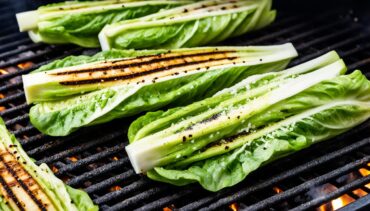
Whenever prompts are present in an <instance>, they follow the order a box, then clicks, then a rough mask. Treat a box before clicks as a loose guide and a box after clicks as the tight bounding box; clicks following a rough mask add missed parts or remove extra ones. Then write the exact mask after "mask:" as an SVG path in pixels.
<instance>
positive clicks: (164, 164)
mask: <svg viewBox="0 0 370 211" xmlns="http://www.w3.org/2000/svg"><path fill="white" fill-rule="evenodd" d="M345 69H346V68H345V65H344V63H343V61H341V60H339V57H338V56H337V55H336V54H335V53H334V52H331V53H329V54H327V55H324V56H322V57H320V58H318V59H316V60H313V61H310V62H307V63H305V64H302V65H299V66H297V67H293V68H291V69H289V70H286V71H282V72H279V73H267V74H262V75H255V76H251V77H249V78H247V79H245V80H244V81H242V82H240V83H239V84H236V85H234V86H233V87H230V88H228V89H226V90H225V91H221V92H218V93H217V94H215V95H214V96H212V97H210V98H207V99H205V100H202V101H199V102H196V103H193V104H190V105H188V106H186V107H179V108H174V109H170V110H169V111H166V112H163V111H157V112H154V113H148V114H147V115H144V116H143V117H141V118H139V119H138V120H136V121H135V122H134V123H133V124H132V125H131V126H130V129H129V139H130V145H129V146H127V147H126V151H127V153H128V155H129V157H130V161H131V163H132V164H133V166H134V169H135V171H136V172H137V173H140V172H144V173H145V172H146V173H147V175H148V176H149V177H150V178H152V179H154V180H158V181H163V182H168V183H171V184H175V185H185V184H189V183H193V182H199V183H200V184H201V185H202V186H203V187H204V188H205V189H207V190H211V191H217V190H220V189H222V188H225V187H229V186H232V185H234V184H236V183H238V182H240V181H242V180H243V179H244V178H245V177H246V176H247V175H248V174H249V173H250V172H252V171H254V170H255V169H257V168H258V167H259V166H261V165H263V164H265V163H267V162H271V161H272V160H275V159H277V158H279V157H281V156H285V155H287V154H289V153H292V152H294V151H297V150H300V149H302V148H306V147H308V146H310V145H311V144H313V143H316V142H319V141H323V140H326V139H329V138H331V137H334V136H336V135H338V134H340V133H343V132H345V131H347V130H349V129H350V128H352V127H354V126H356V125H358V124H360V123H362V122H363V121H365V120H367V119H368V118H369V117H370V81H368V80H367V78H366V77H365V76H364V75H363V74H362V73H361V72H360V71H355V72H354V73H352V74H350V75H341V74H343V73H344V72H345Z"/></svg>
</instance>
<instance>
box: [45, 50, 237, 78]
mask: <svg viewBox="0 0 370 211" xmlns="http://www.w3.org/2000/svg"><path fill="white" fill-rule="evenodd" d="M233 52H236V51H212V52H202V53H193V54H184V55H174V56H169V57H163V56H164V55H166V54H160V55H146V56H138V57H135V58H130V59H122V60H116V61H113V62H111V63H112V64H115V63H119V62H129V61H134V60H137V59H146V58H149V59H150V60H149V61H140V62H133V63H128V64H117V65H110V66H105V67H98V68H89V69H81V70H74V71H65V72H57V73H52V74H51V75H70V74H75V73H89V72H100V71H108V70H116V69H124V68H128V67H139V66H143V65H149V64H151V63H159V62H165V61H170V60H173V59H183V58H187V57H195V56H212V55H215V54H222V53H233Z"/></svg>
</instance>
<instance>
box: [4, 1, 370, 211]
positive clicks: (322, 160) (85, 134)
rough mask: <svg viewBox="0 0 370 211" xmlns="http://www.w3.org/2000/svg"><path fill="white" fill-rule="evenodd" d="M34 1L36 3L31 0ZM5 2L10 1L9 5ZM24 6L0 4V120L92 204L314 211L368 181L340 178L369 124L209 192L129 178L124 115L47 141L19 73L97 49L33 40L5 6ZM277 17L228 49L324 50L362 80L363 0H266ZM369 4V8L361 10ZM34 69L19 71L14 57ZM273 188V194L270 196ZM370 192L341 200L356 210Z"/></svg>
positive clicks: (368, 153)
mask: <svg viewBox="0 0 370 211" xmlns="http://www.w3.org/2000/svg"><path fill="white" fill-rule="evenodd" d="M35 2H42V1H35ZM11 3H12V4H11ZM32 6H34V5H33V2H32V1H27V3H26V1H18V0H17V1H10V0H9V1H6V0H0V27H1V29H2V30H1V31H0V69H6V70H7V71H8V72H9V73H7V74H4V75H0V93H1V94H2V95H0V107H4V108H5V110H3V109H4V108H3V109H2V110H3V111H1V112H0V116H1V117H2V118H4V120H5V121H6V125H7V127H8V128H9V130H10V131H12V132H13V133H14V134H15V135H16V137H17V138H18V140H20V142H21V144H22V145H23V147H24V148H25V150H26V151H27V153H28V154H29V155H30V156H31V157H33V158H35V159H36V160H37V163H42V162H45V163H47V164H48V165H49V166H50V167H52V169H53V170H54V171H55V172H56V175H57V176H58V177H59V178H62V179H63V180H64V181H66V182H67V184H69V185H71V186H73V187H76V188H82V189H85V191H87V192H88V193H89V194H90V196H91V197H92V198H93V200H94V201H95V203H97V204H98V205H99V206H100V207H101V209H102V210H131V209H140V210H158V209H162V208H164V207H170V208H176V209H180V210H198V209H202V210H220V209H221V210H223V209H225V210H227V209H229V208H228V206H229V205H230V204H231V203H235V202H236V203H237V204H238V205H239V208H241V209H248V210H286V209H293V208H295V209H296V210H302V209H314V208H316V207H318V206H320V205H321V204H324V203H326V202H328V201H330V200H332V199H335V198H337V197H338V196H340V195H342V194H344V193H347V194H349V195H350V196H351V197H353V198H355V199H357V198H358V197H357V196H356V195H354V194H353V193H352V192H351V191H352V190H355V189H357V188H361V189H362V190H364V191H365V192H368V193H370V190H369V189H368V188H367V187H365V184H368V183H370V177H369V176H367V177H359V179H357V180H353V181H352V182H348V183H347V182H343V181H342V180H343V178H345V177H343V175H347V174H348V173H350V172H355V174H356V172H357V174H358V171H357V170H358V169H359V168H366V169H369V170H370V168H369V167H368V165H367V163H369V162H370V122H369V121H367V122H365V123H364V124H362V125H361V126H359V127H357V128H355V129H353V130H351V131H350V132H348V133H346V134H343V135H341V136H339V137H337V138H335V139H333V140H329V141H326V142H324V143H320V144H317V145H314V146H312V147H311V148H309V149H306V150H303V151H300V152H298V153H296V154H294V155H292V156H289V157H286V158H283V159H281V160H279V161H276V162H274V163H271V164H269V165H267V166H265V167H263V168H261V169H259V170H257V171H256V172H254V173H252V174H251V175H250V176H248V178H247V179H246V180H245V181H244V182H242V183H240V184H238V185H236V186H234V187H232V188H227V189H225V190H222V191H219V192H217V193H210V192H207V191H204V190H203V189H202V188H201V187H200V186H198V185H190V186H185V187H174V186H170V185H167V184H162V183H157V182H153V181H150V180H148V179H146V178H145V177H144V176H140V175H136V174H135V173H134V171H133V169H132V167H131V165H130V162H129V160H128V158H127V156H126V153H125V151H124V146H125V145H127V140H126V139H125V136H126V135H125V134H126V129H127V126H128V125H129V123H130V122H131V119H122V120H116V121H113V122H111V123H108V124H104V125H101V126H96V127H91V128H84V129H82V130H80V131H78V132H76V133H74V134H72V135H70V136H68V137H64V138H52V137H47V136H44V135H42V134H40V133H39V132H38V131H37V130H36V129H35V128H34V127H33V126H32V125H31V124H30V123H29V116H28V110H29V106H28V105H27V104H26V103H25V98H24V92H23V90H22V82H21V79H20V75H21V74H25V73H28V72H30V71H32V70H34V69H36V68H38V67H39V66H40V65H43V64H46V63H48V62H50V61H52V60H54V59H57V58H63V57H65V56H67V55H79V54H87V55H91V54H93V53H95V52H97V51H98V50H97V49H88V50H86V49H83V48H80V47H76V46H68V45H67V46H52V45H46V44H40V43H37V44H34V43H32V42H31V40H30V39H29V38H28V37H27V34H25V33H18V32H17V26H16V24H15V22H14V21H15V19H14V12H15V11H21V10H25V9H26V8H30V7H32ZM275 7H277V8H278V9H280V10H279V15H278V18H277V21H276V22H275V23H274V24H273V25H271V26H270V27H268V28H266V29H264V30H262V31H259V32H256V33H252V34H250V35H247V36H243V37H240V38H236V39H232V40H229V41H227V42H224V43H223V44H228V45H262V44H263V45H265V44H279V43H285V42H293V44H294V45H295V47H296V48H297V50H298V52H299V54H300V56H299V58H298V59H296V60H294V61H293V63H292V64H291V65H295V64H298V63H301V62H304V61H307V60H309V59H312V58H314V57H317V56H319V55H321V54H323V53H325V52H328V51H330V50H337V51H338V53H339V54H340V55H341V56H342V57H343V58H344V60H345V62H346V63H347V64H348V67H349V72H351V71H353V70H355V69H357V68H359V69H361V70H362V71H363V72H364V73H365V74H366V76H367V77H368V78H370V33H369V28H370V23H369V22H370V19H369V17H368V16H366V14H368V13H370V8H369V2H368V1H329V0H328V1H325V0H321V1H297V0H295V1H294V0H292V1H288V0H285V1H284V0H281V1H276V2H275ZM366 8H369V9H366ZM24 62H32V63H33V64H34V65H33V66H32V67H30V68H26V69H23V68H21V67H19V66H17V65H18V64H20V63H24ZM325 183H330V184H333V185H335V186H336V187H337V189H336V190H335V191H333V192H331V193H328V194H325V195H321V196H316V197H312V194H310V192H312V190H313V189H314V187H319V186H320V185H322V184H325ZM276 187H278V188H280V189H282V190H283V192H282V193H280V194H276V192H275V191H274V189H276ZM369 204H370V196H369V195H368V196H365V197H363V198H361V199H360V200H357V201H356V203H353V204H351V206H347V210H355V209H358V208H361V207H362V208H364V207H363V206H368V205H369Z"/></svg>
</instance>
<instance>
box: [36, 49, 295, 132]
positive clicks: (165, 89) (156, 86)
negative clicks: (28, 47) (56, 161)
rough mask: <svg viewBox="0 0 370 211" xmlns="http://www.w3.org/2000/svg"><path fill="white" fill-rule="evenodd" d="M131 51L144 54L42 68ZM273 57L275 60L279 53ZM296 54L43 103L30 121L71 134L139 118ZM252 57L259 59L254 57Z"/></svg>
mask: <svg viewBox="0 0 370 211" xmlns="http://www.w3.org/2000/svg"><path fill="white" fill-rule="evenodd" d="M185 50H186V49H185ZM162 51H163V50H162ZM154 52H156V53H158V52H161V51H157V50H155V51H146V52H145V53H154ZM129 54H130V55H131V56H132V55H137V54H143V52H140V53H137V51H119V50H113V51H107V52H102V53H99V54H97V55H95V56H93V57H86V56H78V57H75V56H73V57H69V58H66V59H63V60H60V61H55V62H53V63H51V64H49V65H47V66H44V67H41V68H40V69H39V70H36V71H37V72H40V71H46V72H47V71H50V70H53V69H54V68H59V67H66V66H73V65H76V64H84V63H86V62H87V63H89V62H95V61H102V60H106V59H107V58H108V59H112V58H117V57H121V56H125V55H129ZM246 55H248V53H247V54H246ZM294 55H295V54H294ZM261 56H262V57H263V56H264V54H262V55H260V56H259V57H258V58H260V57H261ZM270 56H271V58H275V54H274V53H271V55H270ZM292 56H293V54H289V56H288V55H286V56H285V57H284V55H282V54H281V53H280V54H279V56H277V57H276V58H275V59H274V62H268V60H267V59H266V60H264V61H262V62H260V61H259V62H258V63H257V64H252V63H250V64H249V62H248V61H249V60H247V62H245V63H243V62H240V64H239V65H228V66H223V67H220V68H218V67H215V68H213V69H212V68H210V69H208V68H207V69H206V71H199V72H196V73H194V74H189V73H188V74H187V75H184V76H182V75H175V76H174V77H173V78H169V79H166V80H162V81H158V82H156V83H150V84H148V85H137V84H131V85H130V84H124V85H118V86H113V87H110V88H105V89H101V90H97V91H93V92H90V93H87V94H81V95H78V96H74V97H69V98H66V99H63V100H56V101H50V102H41V103H37V104H36V105H34V106H33V107H32V108H31V109H30V120H31V123H32V124H33V125H34V126H35V127H36V128H37V129H38V130H40V131H41V132H43V133H44V134H48V135H51V136H65V135H68V134H70V133H71V132H73V131H75V130H77V129H79V128H81V127H86V126H90V125H95V124H100V123H104V122H108V121H110V120H113V119H116V118H121V117H127V116H133V115H135V114H139V113H141V112H144V111H154V110H157V109H159V108H161V107H164V106H167V107H173V106H180V105H187V104H190V103H191V102H194V101H197V100H200V99H203V98H204V97H209V96H212V95H213V94H215V93H216V92H218V91H219V90H222V89H223V88H227V87H230V86H232V85H234V84H235V83H238V82H240V81H241V80H243V79H245V78H247V77H248V76H250V75H254V74H259V73H266V72H271V71H277V70H281V69H284V68H285V67H286V65H287V64H288V62H289V60H290V58H291V57H292ZM248 58H249V57H248ZM266 58H267V57H266ZM249 59H251V60H255V59H254V58H251V57H250V58H249ZM251 60H250V61H251ZM32 74H34V73H31V75H32Z"/></svg>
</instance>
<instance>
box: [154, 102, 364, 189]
mask: <svg viewBox="0 0 370 211" xmlns="http://www.w3.org/2000/svg"><path fill="white" fill-rule="evenodd" d="M369 117H370V105H369V104H367V105H362V104H361V103H358V104H357V103H354V104H345V103H344V104H343V105H337V106H335V107H332V108H329V109H326V110H323V111H320V112H319V113H315V114H313V115H311V116H308V117H306V118H303V119H301V120H299V121H296V122H294V123H293V124H291V125H287V126H284V127H280V128H278V129H277V130H274V131H273V132H271V133H268V134H266V135H265V136H263V137H261V138H259V139H255V140H253V141H252V142H250V144H244V145H243V146H242V147H240V148H237V149H234V150H232V151H230V152H227V153H225V154H222V155H218V156H215V157H211V158H208V159H206V160H202V161H199V162H196V163H194V164H191V165H189V166H187V167H183V168H171V167H168V168H167V167H156V168H155V169H154V170H152V171H149V172H148V177H149V178H151V179H154V180H157V181H162V182H167V183H171V184H174V185H186V184H189V183H194V182H199V183H200V184H201V185H202V186H203V187H204V188H205V189H207V190H210V191H218V190H220V189H222V188H225V187H230V186H233V185H235V184H237V183H239V182H241V181H242V180H244V179H245V177H246V176H248V174H250V173H251V172H253V171H255V170H256V169H258V168H259V167H260V166H261V165H265V164H267V163H268V162H271V161H273V160H276V159H277V158H280V157H283V156H286V155H288V154H291V153H293V152H296V151H299V150H301V149H303V148H307V147H309V146H310V145H312V144H314V143H317V142H319V141H323V140H326V139H329V138H331V137H334V136H336V135H338V134H340V133H343V132H345V131H347V130H349V129H351V128H352V127H354V126H356V125H358V124H360V123H361V122H363V121H365V120H366V119H367V118H369ZM224 150H225V149H224Z"/></svg>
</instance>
